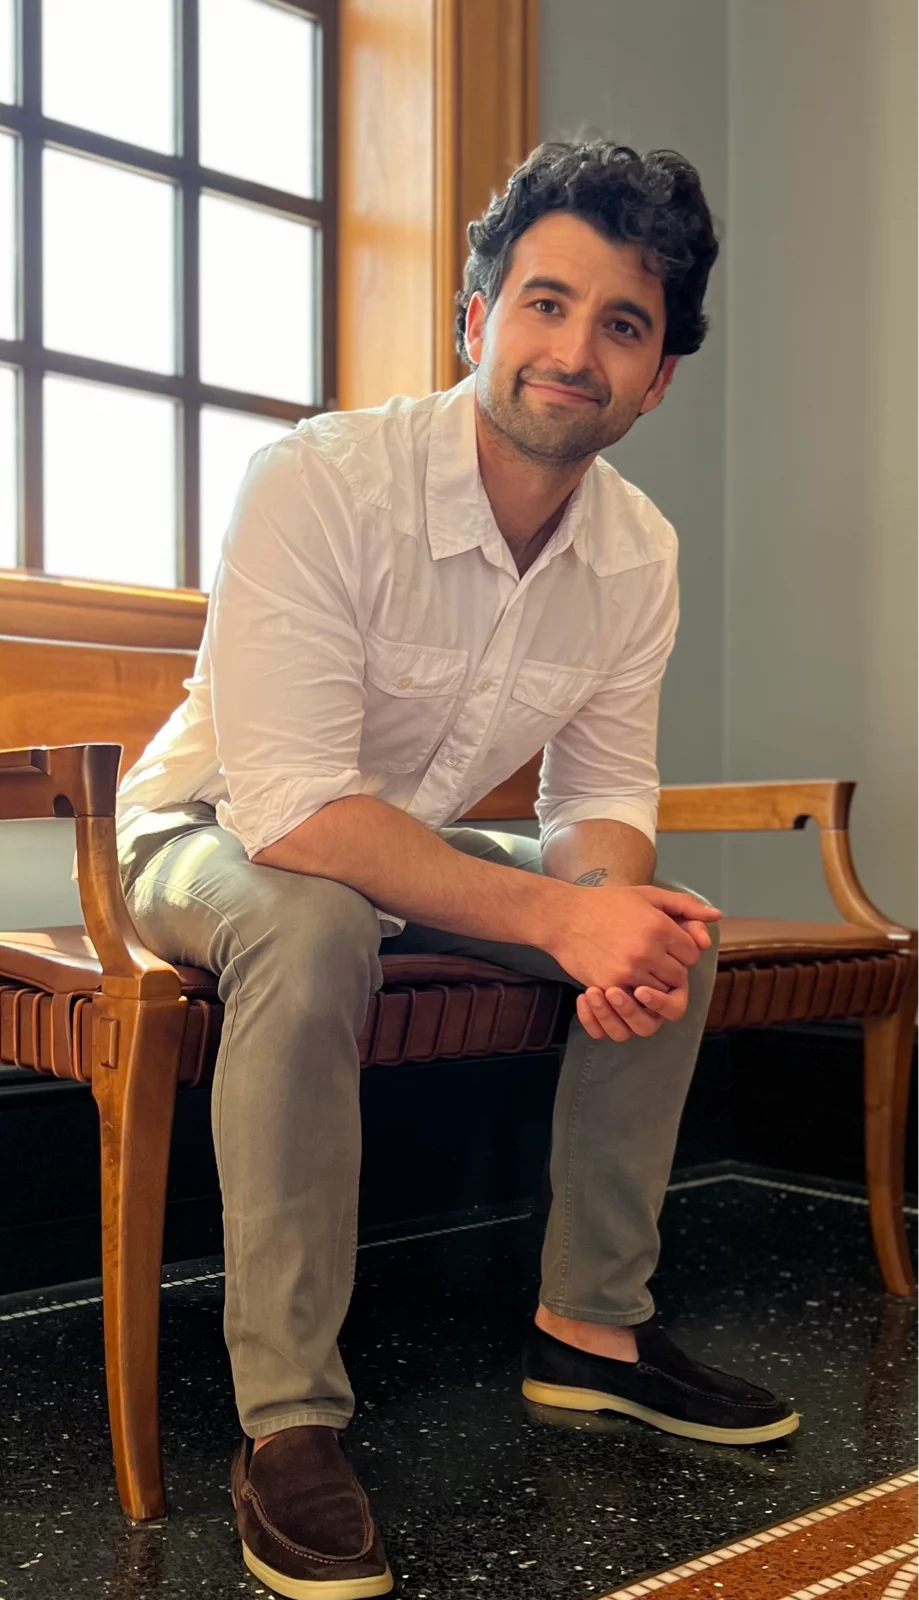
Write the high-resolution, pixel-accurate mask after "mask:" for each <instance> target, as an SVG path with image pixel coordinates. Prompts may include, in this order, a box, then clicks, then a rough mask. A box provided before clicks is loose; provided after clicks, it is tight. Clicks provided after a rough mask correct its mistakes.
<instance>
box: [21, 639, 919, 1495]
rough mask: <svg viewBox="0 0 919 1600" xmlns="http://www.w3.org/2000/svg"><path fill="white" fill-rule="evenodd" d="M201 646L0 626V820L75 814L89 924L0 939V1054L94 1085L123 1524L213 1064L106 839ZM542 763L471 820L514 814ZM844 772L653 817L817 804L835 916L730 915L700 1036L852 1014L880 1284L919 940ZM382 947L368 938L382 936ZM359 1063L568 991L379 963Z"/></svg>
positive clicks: (195, 1008) (415, 1049) (677, 825)
mask: <svg viewBox="0 0 919 1600" xmlns="http://www.w3.org/2000/svg"><path fill="white" fill-rule="evenodd" d="M193 661H194V652H192V651H189V650H185V649H170V650H158V649H153V648H147V647H137V648H132V647H131V646H129V645H126V644H124V643H116V644H106V645H98V644H92V643H80V642H74V641H47V640H39V639H31V638H24V637H8V636H3V637H0V683H2V684H3V686H4V698H3V703H2V711H0V747H5V748H3V749H2V753H0V818H28V817H62V816H67V817H73V818H74V819H75V824H76V841H77V851H78V857H79V876H80V894H81V904H82V910H83V917H84V923H85V926H77V927H65V928H45V929H40V930H37V931H36V930H31V931H28V930H25V931H19V932H17V931H15V930H12V931H8V932H6V933H0V1060H2V1061H3V1062H4V1063H8V1064H12V1065H14V1066H16V1067H20V1068H22V1069H23V1070H25V1071H32V1072H45V1073H53V1074H55V1075H56V1076H58V1077H63V1078H73V1079H77V1080H79V1081H82V1082H86V1083H91V1085H92V1091H93V1095H94V1097H95V1099H96V1102H97V1104H98V1108H99V1115H100V1128H101V1157H102V1173H101V1184H102V1246H103V1248H102V1259H103V1300H104V1326H105V1352H106V1374H107V1385H108V1400H109V1416H110V1423H111V1432H112V1441H113V1448H114V1456H115V1469H116V1476H117V1481H118V1492H119V1495H120V1498H121V1503H122V1506H123V1508H124V1510H125V1512H126V1514H127V1515H128V1516H129V1517H131V1518H133V1519H137V1520H142V1519H147V1518H153V1517H160V1516H162V1515H163V1514H164V1511H165V1496H164V1488H163V1477H162V1466H161V1459H160V1449H159V1423H158V1399H157V1383H158V1379H157V1343H158V1330H159V1292H160V1269H161V1264H162V1236H163V1218H164V1209H165V1191H166V1172H167V1163H168V1156H169V1143H170V1134H171V1127H172V1118H173V1108H174V1102H175V1095H176V1091H177V1089H178V1088H179V1087H181V1086H183V1085H189V1084H196V1083H199V1082H201V1081H202V1080H203V1079H206V1077H207V1075H208V1074H209V1073H210V1071H211V1070H212V1066H213V1061H214V1055H215V1051H216V1046H217V1042H218V1040H219V1035H220V1024H221V1008H220V1005H219V1002H218V999H217V993H216V984H215V980H214V977H213V975H212V974H211V973H208V972H203V971H200V970H197V969H193V968H184V967H175V968H174V967H172V966H170V965H169V964H168V963H166V962H164V961H161V960H158V959H157V958H156V957H155V956H153V955H152V954H150V952H149V951H147V950H145V949H144V948H143V946H142V945H141V943H140V941H139V940H138V937H137V934H136V932H135V930H134V928H133V926H132V924H131V921H130V918H129V916H128V912H127V908H126V906H125V902H124V897H123V894H122V890H121V882H120V877H119V872H118V865H117V858H116V852H115V826H114V803H115V791H116V786H117V777H118V771H119V762H120V760H121V759H122V750H123V760H124V763H125V764H129V763H130V762H132V761H133V760H134V759H135V757H136V755H137V754H138V753H139V752H140V750H141V749H142V748H143V746H144V745H145V744H146V743H147V741H148V739H149V738H150V736H151V735H152V734H153V733H154V732H155V730H156V729H157V728H158V727H159V726H160V725H161V724H162V722H163V721H164V720H165V718H166V716H167V715H168V713H169V712H170V711H171V710H172V708H173V707H174V706H175V705H176V704H178V703H179V701H180V700H181V698H182V695H183V688H182V680H183V679H184V678H186V677H187V676H188V674H189V673H190V671H191V669H192V665H193ZM538 769H539V757H536V758H534V760H532V761H531V762H529V763H528V764H527V765H526V766H525V767H523V768H522V769H521V770H520V771H519V772H517V773H516V774H515V775H514V776H513V777H512V778H510V779H509V780H508V781H507V782H506V783H503V784H501V785H500V786H499V787H498V788H497V789H495V790H493V791H492V793H491V794H490V795H488V796H487V797H486V798H485V799H484V800H483V801H481V802H480V803H479V804H478V805H477V806H475V807H474V809H473V810H472V811H470V812H469V813H468V816H467V818H466V819H464V820H489V821H494V822H501V821H507V820H508V819H514V818H520V817H525V816H531V815H532V814H533V801H534V797H535V795H536V791H537V780H538ZM853 790H854V784H852V783H842V782H812V783H757V784H714V785H702V786H693V787H680V788H665V789H664V790H663V792H662V796H661V809H660V822H659V825H660V828H661V829H662V830H663V831H668V830H670V831H676V832H684V831H705V832H709V831H718V830H728V831H731V830H758V829H790V828H801V827H803V826H804V825H805V823H806V822H807V820H808V819H809V818H813V819H814V820H815V821H816V823H817V825H818V827H819V834H820V848H821V852H822V858H823V865H824V869H825V876H826V880H827V883H828V885H829V888H830V891H831V893H832V895H833V899H834V901H835V903H836V905H837V907H838V909H839V911H840V913H841V916H842V918H843V919H844V920H843V921H841V922H838V923H808V922H783V921H775V920H766V919H753V920H732V919H730V918H728V919H726V920H725V922H724V923H723V925H722V939H721V948H720V953H719V964H718V974H717V979H716V984H715V990H714V995H713V999H712V1005H711V1010H710V1013H709V1018H708V1028H709V1029H725V1028H741V1027H744V1028H749V1027H767V1026H770V1025H775V1024H778V1023H790V1022H793V1023H804V1022H808V1021H813V1022H822V1021H826V1020H837V1019H843V1018H857V1019H859V1020H860V1021H861V1023H862V1026H863V1030H864V1045H865V1051H864V1063H865V1073H864V1081H865V1138H866V1159H867V1176H868V1196H869V1203H870V1217H871V1226H872V1230H873V1234H874V1241H875V1246H876V1250H877V1256H878V1261H879V1265H880V1270H881V1273H882V1276H883V1280H884V1284H885V1286H886V1288H887V1289H888V1290H889V1291H890V1292H891V1293H892V1294H898V1295H908V1294H912V1293H913V1292H914V1290H915V1283H914V1279H913V1275H912V1269H911V1266H910V1260H909V1255H908V1251H907V1241H906V1233H905V1228H904V1221H903V1204H902V1202H903V1155H904V1139H905V1122H906V1106H907V1096H908V1089H909V1075H910V1063H911V1053H912V1041H913V1026H914V1022H915V1015H916V965H917V963H916V937H915V934H914V933H913V932H911V931H910V930H909V929H906V928H902V927H899V926H897V925H896V924H894V923H892V922H891V921H890V920H889V919H888V918H886V917H884V916H883V915H882V913H881V912H880V911H878V910H877V909H876V907H875V906H873V905H872V904H871V902H870V901H869V900H868V898H867V896H866V895H865V893H864V891H863V890H862V888H861V887H860V885H859V882H858V879H857V877H856V875H855V870H854V868H853V864H852V858H851V854H850V848H849V834H848V816H849V807H850V803H851V798H852V793H853ZM383 948H384V951H385V945H384V947H383ZM382 966H383V975H384V983H383V988H382V989H381V991H380V992H379V994H378V995H375V996H374V998H373V1000H372V1002H371V1005H370V1009H369V1011H368V1014H367V1019H366V1023H365V1026H364V1029H363V1032H362V1034H361V1037H360V1041H359V1042H360V1055H361V1063H362V1065H364V1066H366V1067H373V1066H376V1065H378V1064H384V1063H385V1064H387V1065H391V1066H395V1065H398V1064H399V1063H400V1062H405V1061H413V1062H415V1061H434V1060H436V1059H437V1058H438V1057H457V1056H464V1055H465V1056H483V1055H491V1054H494V1053H495V1052H501V1051H507V1052H524V1053H526V1052H536V1051H545V1050H547V1049H556V1050H560V1049H561V1048H562V1046H563V1044H564V1040H565V1037H566V1032H567V1028H568V1023H569V1020H570V1018H571V1015H572V1012H573V1008H574V999H575V990H574V988H573V987H569V986H567V985H561V984H553V983H548V982H543V981H541V980H537V979H533V978H530V977H527V976H526V975H524V974H519V973H513V972H509V971H506V970H505V969H503V968H500V967H496V966H493V965H492V964H490V963H488V962H482V961H472V960H465V959H460V958H456V957H442V956H418V957H387V956H386V955H385V953H384V954H382Z"/></svg>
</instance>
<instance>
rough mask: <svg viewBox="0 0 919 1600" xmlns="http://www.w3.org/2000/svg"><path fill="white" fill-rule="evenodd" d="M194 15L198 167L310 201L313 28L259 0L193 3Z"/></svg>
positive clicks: (313, 184)
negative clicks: (198, 87) (198, 74)
mask: <svg viewBox="0 0 919 1600" xmlns="http://www.w3.org/2000/svg"><path fill="white" fill-rule="evenodd" d="M198 15H199V17H200V49H199V60H200V72H201V130H200V154H201V160H202V162H203V164H204V166H206V167H214V168H216V169H217V170H218V171H220V172H232V173H233V174H235V176H237V177H239V178H250V179H251V180H252V181H253V182H255V183H267V184H271V186H272V187H273V188H275V189H286V190H288V192H289V193H291V194H300V195H305V196H307V197H308V198H311V197H313V196H315V195H316V194H317V192H318V188H317V177H316V165H317V155H318V139H317V136H316V104H317V95H316V82H317V63H318V57H319V29H318V27H317V25H316V24H315V23H314V22H311V21H310V20H309V18H307V17H303V16H297V15H296V14H295V13H294V12H293V11H286V10H282V9H281V7H280V6H276V5H271V4H266V0H200V3H199V12H198Z"/></svg>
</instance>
